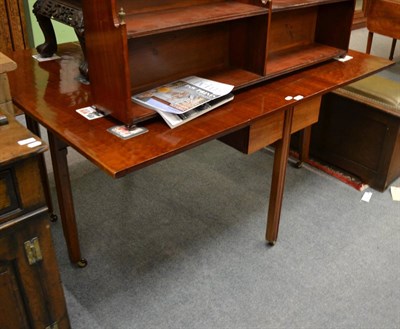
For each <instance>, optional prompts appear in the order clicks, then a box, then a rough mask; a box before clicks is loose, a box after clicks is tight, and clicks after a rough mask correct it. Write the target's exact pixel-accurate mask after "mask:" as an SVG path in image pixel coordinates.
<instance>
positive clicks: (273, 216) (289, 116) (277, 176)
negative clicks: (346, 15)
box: [265, 107, 294, 245]
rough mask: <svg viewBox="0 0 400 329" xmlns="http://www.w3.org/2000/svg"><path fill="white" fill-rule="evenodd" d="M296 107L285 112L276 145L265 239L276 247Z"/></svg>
mask: <svg viewBox="0 0 400 329" xmlns="http://www.w3.org/2000/svg"><path fill="white" fill-rule="evenodd" d="M293 111H294V107H291V108H290V109H288V110H286V111H285V119H284V123H283V135H282V139H280V140H278V141H277V142H276V145H275V155H274V166H273V171H272V182H271V192H270V197H269V208H268V219H267V232H266V234H265V239H266V240H267V241H268V243H269V244H271V245H274V244H275V242H276V240H277V238H278V230H279V221H280V216H281V209H282V200H283V190H284V186H285V178H286V167H287V162H288V158H289V148H290V132H291V129H292V121H293Z"/></svg>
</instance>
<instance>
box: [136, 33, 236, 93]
mask: <svg viewBox="0 0 400 329" xmlns="http://www.w3.org/2000/svg"><path fill="white" fill-rule="evenodd" d="M129 53H130V54H131V55H130V57H129V62H130V68H131V86H132V93H135V92H137V91H143V90H146V89H148V88H152V87H155V86H158V85H159V84H163V83H166V82H170V81H173V80H176V79H178V78H182V77H185V76H189V75H196V74H197V75H198V74H204V73H205V72H209V71H214V70H218V71H219V70H222V69H224V68H226V67H228V66H229V57H228V56H229V30H228V29H227V28H226V27H225V26H219V28H215V27H213V26H206V27H200V28H195V29H192V30H183V31H175V32H171V33H167V34H163V35H153V36H150V37H144V38H136V39H130V40H129Z"/></svg>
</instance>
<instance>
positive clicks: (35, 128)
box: [25, 114, 57, 222]
mask: <svg viewBox="0 0 400 329" xmlns="http://www.w3.org/2000/svg"><path fill="white" fill-rule="evenodd" d="M25 122H26V126H27V128H28V129H29V130H30V131H31V132H33V133H34V134H35V135H36V136H38V137H40V128H39V124H38V123H37V122H36V121H35V120H33V119H32V118H31V117H30V116H28V115H26V114H25ZM38 159H39V167H40V168H39V170H40V176H41V180H42V184H43V188H44V196H45V198H46V204H47V208H49V214H50V220H51V221H52V222H55V221H56V220H57V215H56V214H55V213H54V207H53V201H52V200H51V193H50V184H49V178H48V176H47V167H46V161H45V159H44V154H43V153H42V154H40V155H39V156H38Z"/></svg>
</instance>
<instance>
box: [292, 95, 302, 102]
mask: <svg viewBox="0 0 400 329" xmlns="http://www.w3.org/2000/svg"><path fill="white" fill-rule="evenodd" d="M303 98H304V96H303V95H297V96H294V99H295V100H296V101H299V100H300V99H303Z"/></svg>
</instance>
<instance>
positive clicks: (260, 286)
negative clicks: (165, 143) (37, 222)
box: [52, 141, 400, 329]
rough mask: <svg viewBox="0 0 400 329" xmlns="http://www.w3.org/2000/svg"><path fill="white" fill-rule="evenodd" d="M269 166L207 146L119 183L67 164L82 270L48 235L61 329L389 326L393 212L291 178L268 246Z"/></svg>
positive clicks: (397, 218) (376, 198)
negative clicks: (56, 271)
mask: <svg viewBox="0 0 400 329" xmlns="http://www.w3.org/2000/svg"><path fill="white" fill-rule="evenodd" d="M272 159H273V157H272V155H271V153H270V152H268V151H266V150H262V151H260V152H257V153H255V154H253V155H251V156H246V155H242V154H241V153H239V152H237V151H235V150H233V149H231V148H230V147H228V146H225V145H224V144H222V143H219V142H217V141H214V142H210V143H208V144H205V145H203V146H200V147H198V148H196V149H193V150H190V151H188V152H185V153H183V154H181V155H178V156H175V157H173V158H171V159H169V160H166V161H163V162H161V163H157V164H155V165H152V166H150V167H147V168H144V169H142V170H140V171H138V172H135V173H133V174H131V175H128V176H127V177H124V178H122V179H118V180H113V179H112V178H110V177H108V176H107V175H106V174H105V173H103V172H101V171H100V170H99V169H97V168H96V167H95V166H94V165H92V164H91V163H89V162H88V161H86V160H84V159H81V160H80V161H76V162H75V163H73V164H72V165H71V168H70V170H71V179H72V185H73V192H74V199H75V206H76V212H77V219H78V227H79V232H80V239H81V247H82V252H83V255H84V256H85V257H86V258H87V259H88V261H89V265H88V266H87V268H85V269H77V268H74V267H72V266H71V265H70V263H69V261H68V258H67V255H66V248H65V243H64V240H63V237H62V230H61V223H60V222H57V223H55V224H54V225H53V226H52V227H53V235H54V241H55V248H56V251H57V257H58V261H59V267H60V272H61V276H62V281H63V285H64V289H65V295H66V300H67V304H68V311H69V316H70V319H71V323H72V327H73V328H74V329H87V328H90V329H122V328H123V329H131V328H132V329H133V328H140V329H150V328H160V329H169V328H171V329H178V328H182V329H183V328H184V329H206V328H209V329H225V328H233V329H253V328H254V329H255V328H266V329H269V328H282V329H283V328H293V329H297V328H310V329H314V328H315V329H318V328H343V329H347V328H349V329H350V328H360V329H361V328H362V329H367V328H370V329H377V328H378V329H395V328H400V275H399V274H400V202H394V201H392V199H391V195H390V192H389V191H386V192H384V193H379V192H375V191H373V190H371V191H372V192H373V196H372V199H371V201H370V203H365V202H361V201H360V199H361V196H362V192H358V191H356V190H355V189H353V188H351V187H349V186H347V185H345V184H343V183H341V182H339V181H337V180H335V179H333V178H331V177H329V176H326V175H325V174H321V173H319V172H315V171H313V170H309V169H308V168H307V167H306V168H303V169H295V168H293V167H291V166H289V167H288V172H287V181H286V190H285V198H284V203H283V210H282V219H281V226H280V234H279V239H278V243H277V244H276V246H274V247H272V248H271V247H268V246H267V245H266V244H265V241H264V232H265V219H266V211H267V205H268V198H269V188H270V179H271V171H272ZM396 185H400V181H397V182H396Z"/></svg>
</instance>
